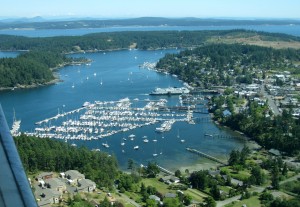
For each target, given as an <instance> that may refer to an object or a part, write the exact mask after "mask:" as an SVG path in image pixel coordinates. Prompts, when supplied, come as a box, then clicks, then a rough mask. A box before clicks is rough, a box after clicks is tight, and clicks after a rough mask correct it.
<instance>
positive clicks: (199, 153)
mask: <svg viewBox="0 0 300 207" xmlns="http://www.w3.org/2000/svg"><path fill="white" fill-rule="evenodd" d="M186 150H187V151H189V152H192V153H195V154H197V155H199V156H202V157H205V158H207V159H210V160H212V161H215V162H218V163H220V164H222V165H227V163H225V162H223V161H222V160H219V159H218V158H215V157H213V156H211V155H208V154H206V153H204V152H200V151H198V150H196V149H192V148H188V147H187V148H186Z"/></svg>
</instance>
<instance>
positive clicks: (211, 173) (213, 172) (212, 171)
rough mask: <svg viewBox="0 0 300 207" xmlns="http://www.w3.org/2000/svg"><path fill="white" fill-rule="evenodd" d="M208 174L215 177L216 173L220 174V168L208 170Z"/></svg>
mask: <svg viewBox="0 0 300 207" xmlns="http://www.w3.org/2000/svg"><path fill="white" fill-rule="evenodd" d="M208 174H209V175H210V176H211V177H213V178H214V177H216V176H217V175H220V170H209V171H208Z"/></svg>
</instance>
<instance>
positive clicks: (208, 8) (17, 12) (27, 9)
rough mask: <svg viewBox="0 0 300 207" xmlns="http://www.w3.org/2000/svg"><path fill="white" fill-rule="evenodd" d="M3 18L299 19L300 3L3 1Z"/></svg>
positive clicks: (292, 0) (228, 0)
mask: <svg viewBox="0 0 300 207" xmlns="http://www.w3.org/2000/svg"><path fill="white" fill-rule="evenodd" d="M2 1H3V2H1V7H0V17H2V18H3V17H29V18H30V17H35V16H42V17H48V18H56V17H97V18H134V17H150V16H151V17H175V18H176V17H200V18H294V19H300V11H299V10H300V0H48V1H46V0H2Z"/></svg>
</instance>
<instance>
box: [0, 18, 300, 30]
mask: <svg viewBox="0 0 300 207" xmlns="http://www.w3.org/2000/svg"><path fill="white" fill-rule="evenodd" d="M240 25H300V21H299V20H293V19H285V20H280V19H254V20H239V19H213V18H212V19H203V18H192V17H189V18H163V17H140V18H129V19H62V20H60V21H54V20H46V19H43V18H41V17H37V18H32V19H16V20H15V21H14V20H10V21H2V22H1V21H0V29H6V30H7V29H37V30H38V29H79V28H105V27H132V26H147V27H149V26H162V27H163V26H240Z"/></svg>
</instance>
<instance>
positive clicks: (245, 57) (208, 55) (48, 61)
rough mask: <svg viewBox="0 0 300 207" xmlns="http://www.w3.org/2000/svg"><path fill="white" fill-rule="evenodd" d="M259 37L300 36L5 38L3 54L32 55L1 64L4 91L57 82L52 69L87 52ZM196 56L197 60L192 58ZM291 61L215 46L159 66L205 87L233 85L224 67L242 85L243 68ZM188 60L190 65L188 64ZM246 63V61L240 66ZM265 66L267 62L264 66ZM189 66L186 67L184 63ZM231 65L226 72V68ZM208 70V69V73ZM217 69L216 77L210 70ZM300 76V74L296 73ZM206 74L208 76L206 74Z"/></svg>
mask: <svg viewBox="0 0 300 207" xmlns="http://www.w3.org/2000/svg"><path fill="white" fill-rule="evenodd" d="M257 35H259V36H260V37H261V38H264V39H265V40H270V41H272V40H274V38H276V39H277V38H278V39H280V40H282V41H297V40H300V39H299V38H298V37H293V36H289V35H283V34H276V35H274V34H270V33H264V32H254V31H245V30H231V31H151V32H149V31H139V32H137V31H135V32H109V33H95V34H88V35H84V36H60V37H44V38H29V37H21V36H10V35H0V50H5V51H16V50H27V51H30V52H28V53H27V54H23V55H20V56H19V57H17V58H2V59H0V75H1V76H0V77H1V78H0V79H1V80H0V87H14V86H16V85H31V84H40V83H42V84H43V83H45V82H48V81H49V80H52V79H53V75H52V73H51V71H49V68H51V67H57V66H59V65H61V64H63V63H65V62H66V61H67V62H68V61H70V59H68V58H66V57H65V56H64V54H67V53H74V52H83V51H92V52H97V51H102V50H120V49H128V48H135V49H142V50H147V49H163V48H195V47H197V46H202V45H204V44H206V42H207V41H208V40H209V39H210V38H212V37H223V38H226V37H233V36H235V37H244V38H249V37H251V36H257ZM191 56H196V57H197V59H195V58H194V59H193V58H192V59H191V60H190V59H189V58H188V57H191ZM285 59H288V60H289V59H296V60H299V52H298V51H294V50H273V49H270V48H262V47H256V46H242V45H224V44H221V45H211V46H205V47H199V48H198V49H194V50H192V51H189V50H187V51H184V52H182V53H180V54H179V55H178V56H176V55H169V56H166V57H165V58H164V59H162V60H161V61H160V62H159V64H158V67H159V68H162V69H164V70H167V71H169V72H172V73H174V74H177V75H179V76H180V77H181V79H183V80H186V81H189V82H190V81H194V82H197V83H199V84H200V85H201V83H204V84H225V85H230V84H232V82H233V81H234V80H233V79H232V78H230V77H229V76H225V75H224V73H223V68H225V69H231V68H234V72H235V74H236V75H238V76H237V77H238V78H237V80H238V81H239V82H249V81H251V78H252V76H251V74H250V72H249V70H247V69H241V67H240V66H242V65H244V64H249V63H251V64H250V65H249V66H253V67H259V66H262V64H264V65H265V66H266V67H269V68H270V67H273V66H274V67H275V68H280V67H282V68H286V65H289V63H290V62H285V61H282V60H285ZM187 60H188V61H187ZM239 61H240V62H239ZM260 61H263V62H262V63H261V64H260ZM183 62H185V63H186V64H182V63H183ZM224 66H225V67H224ZM203 68H204V69H205V70H204V71H203ZM211 68H215V69H217V72H216V73H213V74H212V75H209V76H207V75H205V73H204V72H205V71H206V70H209V69H211ZM295 71H296V70H295ZM203 73H204V74H203Z"/></svg>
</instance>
